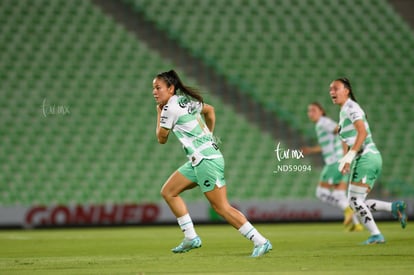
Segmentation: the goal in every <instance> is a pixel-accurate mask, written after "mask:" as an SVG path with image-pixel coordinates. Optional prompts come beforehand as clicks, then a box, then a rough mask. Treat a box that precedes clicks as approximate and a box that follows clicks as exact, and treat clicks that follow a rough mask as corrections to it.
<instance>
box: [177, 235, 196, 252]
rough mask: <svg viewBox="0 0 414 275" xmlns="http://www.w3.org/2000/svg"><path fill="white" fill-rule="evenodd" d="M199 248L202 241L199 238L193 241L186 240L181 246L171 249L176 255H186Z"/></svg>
mask: <svg viewBox="0 0 414 275" xmlns="http://www.w3.org/2000/svg"><path fill="white" fill-rule="evenodd" d="M199 247H201V239H200V237H198V236H197V237H195V238H194V239H192V240H188V239H184V240H183V241H182V242H181V243H180V245H179V246H177V247H175V248H173V249H171V251H172V252H174V253H185V252H188V251H190V250H191V249H194V248H199Z"/></svg>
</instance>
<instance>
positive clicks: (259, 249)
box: [251, 240, 273, 257]
mask: <svg viewBox="0 0 414 275" xmlns="http://www.w3.org/2000/svg"><path fill="white" fill-rule="evenodd" d="M272 248H273V247H272V244H271V243H270V241H269V240H266V242H265V243H264V244H262V245H258V246H255V247H254V249H253V253H252V255H251V257H260V256H262V255H264V254H266V253H267V252H269V251H270V250H272Z"/></svg>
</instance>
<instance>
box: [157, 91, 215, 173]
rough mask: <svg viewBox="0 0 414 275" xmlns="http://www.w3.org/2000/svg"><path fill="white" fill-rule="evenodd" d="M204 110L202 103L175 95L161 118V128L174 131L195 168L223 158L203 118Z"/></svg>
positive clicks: (164, 109) (164, 108) (165, 107)
mask: <svg viewBox="0 0 414 275" xmlns="http://www.w3.org/2000/svg"><path fill="white" fill-rule="evenodd" d="M202 109H203V104H202V103H201V102H197V101H192V100H189V98H188V97H186V96H183V95H173V96H172V97H171V98H170V99H169V100H168V102H167V104H166V105H165V106H164V107H163V110H162V112H161V116H160V126H161V127H163V128H166V129H169V130H172V131H173V133H174V134H175V136H176V137H177V138H178V140H179V141H180V142H181V144H182V145H183V147H184V151H185V152H186V154H187V157H188V158H189V160H190V161H191V163H192V165H193V166H195V165H197V164H198V163H200V161H201V160H203V159H214V158H220V157H222V154H221V152H220V150H219V149H218V147H217V145H216V144H215V143H214V139H213V134H212V133H211V131H210V130H209V129H208V127H207V125H206V124H205V122H204V120H203V118H202V117H201V114H200V113H201V110H202Z"/></svg>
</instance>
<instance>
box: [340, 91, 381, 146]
mask: <svg viewBox="0 0 414 275" xmlns="http://www.w3.org/2000/svg"><path fill="white" fill-rule="evenodd" d="M357 120H362V121H363V122H364V125H365V129H366V131H367V137H366V138H365V140H364V142H363V144H362V147H361V150H360V153H361V154H366V153H369V152H370V153H375V154H378V153H379V151H378V149H377V147H376V145H375V143H374V141H373V139H372V135H371V130H370V128H369V124H368V121H367V118H366V115H365V112H364V111H363V110H362V109H361V107H360V106H359V104H358V103H356V102H355V101H353V100H351V99H348V100H347V101H346V102H345V104H344V105H343V106H342V107H341V112H340V113H339V136H340V137H341V139H342V140H343V141H344V142H345V143H346V144H347V145H348V146H349V147H352V146H353V145H354V143H355V140H356V137H357V131H356V129H355V126H354V123H355V121H357Z"/></svg>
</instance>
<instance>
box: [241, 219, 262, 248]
mask: <svg viewBox="0 0 414 275" xmlns="http://www.w3.org/2000/svg"><path fill="white" fill-rule="evenodd" d="M239 232H240V233H241V234H242V235H243V236H245V237H246V238H247V239H249V240H251V241H252V242H253V243H254V245H255V246H257V245H263V244H264V243H265V242H266V239H265V237H263V236H262V235H261V234H260V233H259V232H258V231H257V230H256V228H254V227H253V225H251V224H250V223H249V222H246V223H245V224H243V225H242V226H241V227H240V228H239Z"/></svg>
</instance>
